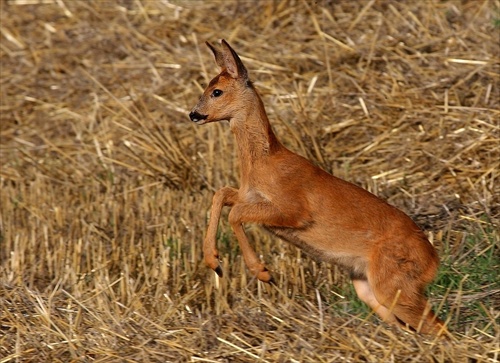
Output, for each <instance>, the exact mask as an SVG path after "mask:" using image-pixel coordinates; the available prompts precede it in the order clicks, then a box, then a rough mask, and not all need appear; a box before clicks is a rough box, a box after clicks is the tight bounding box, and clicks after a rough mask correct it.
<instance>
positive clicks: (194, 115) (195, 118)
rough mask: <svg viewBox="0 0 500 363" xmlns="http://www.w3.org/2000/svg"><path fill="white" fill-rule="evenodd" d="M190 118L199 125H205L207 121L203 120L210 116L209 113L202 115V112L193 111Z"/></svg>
mask: <svg viewBox="0 0 500 363" xmlns="http://www.w3.org/2000/svg"><path fill="white" fill-rule="evenodd" d="M189 118H190V119H191V121H193V122H195V123H197V124H199V125H203V124H204V123H205V122H202V121H205V120H206V119H207V118H208V115H202V114H201V113H198V112H196V111H193V112H191V113H190V114H189Z"/></svg>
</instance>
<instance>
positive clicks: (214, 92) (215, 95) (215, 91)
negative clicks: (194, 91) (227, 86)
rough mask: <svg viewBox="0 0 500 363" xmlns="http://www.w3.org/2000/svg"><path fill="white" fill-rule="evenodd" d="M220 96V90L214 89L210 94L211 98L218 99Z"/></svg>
mask: <svg viewBox="0 0 500 363" xmlns="http://www.w3.org/2000/svg"><path fill="white" fill-rule="evenodd" d="M221 95H222V91H221V90H220V89H214V90H213V92H212V97H219V96H221Z"/></svg>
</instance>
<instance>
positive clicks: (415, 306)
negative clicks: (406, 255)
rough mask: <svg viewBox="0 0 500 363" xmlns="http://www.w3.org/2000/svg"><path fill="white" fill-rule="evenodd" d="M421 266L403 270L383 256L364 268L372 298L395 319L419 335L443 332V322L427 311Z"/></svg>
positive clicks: (425, 282)
mask: <svg viewBox="0 0 500 363" xmlns="http://www.w3.org/2000/svg"><path fill="white" fill-rule="evenodd" d="M412 264H413V262H412V263H410V265H412ZM420 271H421V267H417V268H413V269H406V268H404V267H403V268H402V267H401V266H398V265H397V263H395V260H391V259H390V257H387V256H384V257H382V258H380V259H379V261H376V260H375V261H373V263H372V265H371V266H370V267H369V269H368V271H367V276H368V283H369V285H370V289H371V291H372V292H373V295H374V297H375V299H376V300H377V301H378V302H380V304H382V305H383V306H385V307H386V308H387V309H390V311H391V312H392V314H394V316H395V317H396V319H397V320H398V322H399V323H400V324H402V325H403V326H406V325H408V326H409V327H411V328H412V329H414V330H415V331H417V332H420V333H423V334H432V335H442V334H447V330H446V328H445V326H444V324H443V322H442V321H441V320H440V319H438V318H437V317H436V316H435V315H434V313H433V312H432V310H431V306H430V304H429V302H428V301H427V299H426V297H425V294H424V289H425V286H426V285H427V283H428V282H429V281H425V280H424V279H423V277H422V274H420V273H419V272H420Z"/></svg>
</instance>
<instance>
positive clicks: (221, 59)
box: [205, 42, 226, 69]
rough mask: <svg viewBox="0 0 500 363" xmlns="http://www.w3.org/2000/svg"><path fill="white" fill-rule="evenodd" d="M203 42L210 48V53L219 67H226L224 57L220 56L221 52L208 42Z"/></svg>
mask: <svg viewBox="0 0 500 363" xmlns="http://www.w3.org/2000/svg"><path fill="white" fill-rule="evenodd" d="M205 44H206V45H207V47H209V48H210V50H211V51H212V53H213V54H214V58H215V63H217V65H218V66H219V67H220V68H221V69H225V68H226V65H225V64H224V57H223V56H222V52H220V51H219V50H218V49H216V48H215V47H214V46H213V45H212V44H210V43H209V42H205Z"/></svg>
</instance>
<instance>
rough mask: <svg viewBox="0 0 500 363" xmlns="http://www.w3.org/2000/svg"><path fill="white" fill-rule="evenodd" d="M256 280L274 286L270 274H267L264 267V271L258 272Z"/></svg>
mask: <svg viewBox="0 0 500 363" xmlns="http://www.w3.org/2000/svg"><path fill="white" fill-rule="evenodd" d="M257 278H258V279H259V280H260V281H262V282H266V283H268V284H275V281H274V279H273V277H272V276H271V274H270V273H269V271H268V270H267V268H265V267H264V270H262V271H260V272H259V273H258V274H257Z"/></svg>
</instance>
